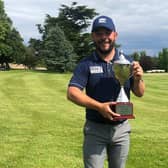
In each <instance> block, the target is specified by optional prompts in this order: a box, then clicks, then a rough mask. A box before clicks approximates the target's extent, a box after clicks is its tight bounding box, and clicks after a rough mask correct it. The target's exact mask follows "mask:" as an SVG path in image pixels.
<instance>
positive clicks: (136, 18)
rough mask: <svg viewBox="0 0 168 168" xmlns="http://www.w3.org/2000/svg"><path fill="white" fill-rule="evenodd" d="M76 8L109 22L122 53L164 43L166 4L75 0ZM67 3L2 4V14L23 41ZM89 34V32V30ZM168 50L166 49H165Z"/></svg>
mask: <svg viewBox="0 0 168 168" xmlns="http://www.w3.org/2000/svg"><path fill="white" fill-rule="evenodd" d="M76 2H78V5H86V6H88V7H89V8H94V9H96V12H98V13H100V15H108V16H110V17H112V18H113V20H114V22H115V24H116V27H117V31H118V33H119V39H118V41H119V42H120V43H121V44H122V46H123V47H124V48H125V49H126V50H130V51H132V50H134V49H143V48H144V49H148V51H150V53H151V51H152V50H153V53H155V52H156V50H161V48H162V47H166V46H167V39H168V35H167V34H168V24H167V16H168V10H167V9H168V1H164V2H160V0H148V1H146V0H141V1H139V0H117V1H114V0H103V1H102V0H96V1H86V0H76ZM71 3H72V1H69V0H57V1H55V0H49V1H47V0H22V1H18V0H5V10H6V12H7V14H8V16H9V17H10V18H11V19H12V21H13V23H14V26H15V27H16V28H17V29H18V30H19V32H20V33H21V35H22V36H23V37H24V39H25V41H28V39H29V38H31V37H34V38H37V37H39V33H38V30H37V27H36V26H35V25H36V24H43V22H44V19H45V15H46V14H50V15H51V16H58V12H59V8H60V7H61V4H66V5H68V6H69V5H70V4H71ZM89 30H90V28H89ZM167 47H168V46H167Z"/></svg>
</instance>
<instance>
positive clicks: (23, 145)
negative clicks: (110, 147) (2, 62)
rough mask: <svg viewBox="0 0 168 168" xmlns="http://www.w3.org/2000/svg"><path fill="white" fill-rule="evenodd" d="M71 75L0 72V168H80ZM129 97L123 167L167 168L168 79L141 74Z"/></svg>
mask: <svg viewBox="0 0 168 168" xmlns="http://www.w3.org/2000/svg"><path fill="white" fill-rule="evenodd" d="M70 76H71V75H70V74H54V73H42V72H31V71H9V72H0V77H1V80H0V88H1V89H0V100H1V101H0V168H82V167H83V164H82V150H81V149H82V141H83V134H82V131H83V124H84V120H85V119H84V118H85V117H84V116H85V113H84V109H83V108H81V107H79V106H77V105H74V104H73V103H71V102H69V101H67V99H66V88H67V84H68V81H69V79H70ZM144 79H145V82H146V93H145V95H144V97H143V98H136V97H134V96H132V102H133V103H134V112H135V116H136V119H135V120H130V123H131V126H132V134H131V148H130V153H129V158H128V162H127V168H167V165H168V159H167V158H168V133H167V130H168V124H167V119H168V105H167V99H168V91H167V86H168V74H145V77H144Z"/></svg>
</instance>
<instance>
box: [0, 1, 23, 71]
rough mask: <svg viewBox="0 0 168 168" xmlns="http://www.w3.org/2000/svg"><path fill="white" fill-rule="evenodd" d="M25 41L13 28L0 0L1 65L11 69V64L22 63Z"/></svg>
mask: <svg viewBox="0 0 168 168" xmlns="http://www.w3.org/2000/svg"><path fill="white" fill-rule="evenodd" d="M24 49H25V48H24V45H23V39H22V38H21V36H20V34H19V32H18V31H17V30H16V29H15V28H14V27H12V21H11V20H10V18H9V17H8V16H7V15H6V13H5V10H4V3H3V1H1V0H0V64H1V66H3V67H4V68H5V69H10V67H9V63H10V62H20V61H21V60H22V59H21V57H22V55H23V53H24Z"/></svg>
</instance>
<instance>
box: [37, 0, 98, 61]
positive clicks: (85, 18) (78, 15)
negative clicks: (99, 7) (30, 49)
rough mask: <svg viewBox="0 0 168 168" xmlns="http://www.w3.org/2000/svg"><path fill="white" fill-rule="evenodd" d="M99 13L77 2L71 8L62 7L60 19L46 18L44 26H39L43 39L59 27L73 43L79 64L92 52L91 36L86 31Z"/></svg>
mask: <svg viewBox="0 0 168 168" xmlns="http://www.w3.org/2000/svg"><path fill="white" fill-rule="evenodd" d="M97 14H98V13H96V12H95V9H90V8H88V7H87V6H83V5H81V6H78V5H77V2H72V4H71V6H70V7H69V6H67V5H64V4H63V5H61V8H60V9H59V15H58V17H51V16H50V15H47V16H46V19H45V22H44V26H43V27H42V26H41V25H37V26H38V30H39V32H40V33H41V34H42V39H43V40H44V41H45V38H46V36H47V35H48V33H49V31H50V29H52V27H55V26H56V25H58V26H59V27H60V28H61V29H62V30H63V31H64V34H65V36H66V39H67V40H68V41H70V42H71V44H72V46H73V48H74V51H75V53H76V54H77V55H78V58H76V59H77V60H76V61H77V62H78V61H79V60H80V59H81V58H82V57H84V56H86V55H88V54H89V53H90V51H91V50H92V48H91V46H90V44H91V38H90V34H89V33H86V32H85V31H86V29H87V28H88V27H89V26H90V20H91V19H93V17H94V16H96V15H97Z"/></svg>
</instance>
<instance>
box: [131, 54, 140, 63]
mask: <svg viewBox="0 0 168 168" xmlns="http://www.w3.org/2000/svg"><path fill="white" fill-rule="evenodd" d="M131 57H132V58H133V59H134V61H139V60H140V54H139V53H138V52H134V53H133V54H132V55H131Z"/></svg>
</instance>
